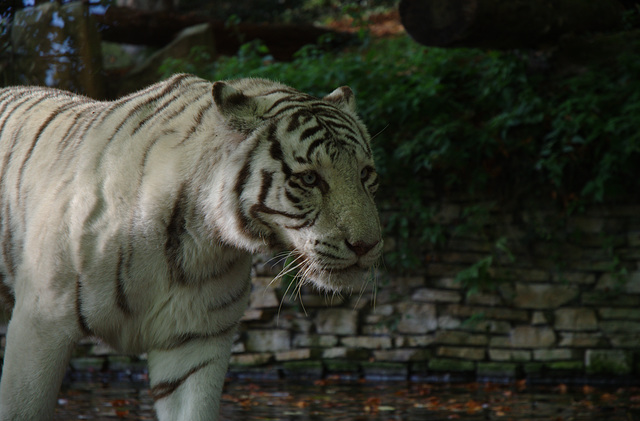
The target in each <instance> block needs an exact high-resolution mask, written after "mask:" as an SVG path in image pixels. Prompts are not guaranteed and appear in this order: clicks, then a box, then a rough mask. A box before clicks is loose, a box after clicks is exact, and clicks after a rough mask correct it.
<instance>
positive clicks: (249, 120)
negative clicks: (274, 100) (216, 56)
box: [212, 82, 269, 132]
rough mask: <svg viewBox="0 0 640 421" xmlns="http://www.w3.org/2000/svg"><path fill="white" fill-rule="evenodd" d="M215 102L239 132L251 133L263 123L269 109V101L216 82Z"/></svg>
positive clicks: (214, 85) (213, 91) (214, 88)
mask: <svg viewBox="0 0 640 421" xmlns="http://www.w3.org/2000/svg"><path fill="white" fill-rule="evenodd" d="M212 94H213V102H215V104H216V106H217V107H218V111H220V113H221V114H222V115H223V116H224V117H225V119H226V120H227V121H228V122H229V125H230V126H231V127H233V128H234V129H236V130H239V131H245V132H246V131H251V130H253V129H255V128H256V127H258V125H260V123H261V122H262V119H261V118H260V117H262V115H264V113H265V111H266V110H267V109H268V108H269V101H267V100H265V99H264V98H260V97H251V96H247V95H245V94H244V93H243V92H242V91H240V90H238V89H236V88H234V87H232V86H230V85H229V84H227V83H224V82H214V83H213V88H212Z"/></svg>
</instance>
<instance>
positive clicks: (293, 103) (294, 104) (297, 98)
mask: <svg viewBox="0 0 640 421" xmlns="http://www.w3.org/2000/svg"><path fill="white" fill-rule="evenodd" d="M275 92H276V91H272V92H271V93H275ZM267 95H269V94H267ZM310 98H312V97H311V96H307V95H305V94H302V93H301V92H295V94H293V95H288V96H284V97H282V98H280V99H277V100H275V101H274V102H273V104H271V106H270V107H269V108H268V109H267V110H266V111H265V112H264V114H263V115H264V116H265V117H267V115H268V114H269V113H271V112H272V111H273V110H274V109H275V108H277V107H278V106H279V105H280V104H282V103H284V102H287V103H289V105H287V106H285V107H283V108H282V109H280V110H276V111H275V112H273V114H272V115H269V116H268V117H267V118H271V117H274V116H276V115H278V114H280V113H282V112H284V111H285V110H289V109H291V108H300V103H304V102H309V99H310Z"/></svg>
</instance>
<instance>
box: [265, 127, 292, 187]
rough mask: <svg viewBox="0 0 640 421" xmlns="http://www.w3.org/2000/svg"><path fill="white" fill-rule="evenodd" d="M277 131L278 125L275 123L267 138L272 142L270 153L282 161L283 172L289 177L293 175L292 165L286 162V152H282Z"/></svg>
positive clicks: (275, 158) (272, 156)
mask: <svg viewBox="0 0 640 421" xmlns="http://www.w3.org/2000/svg"><path fill="white" fill-rule="evenodd" d="M276 131H277V125H276V124H275V123H274V124H272V125H271V126H270V127H269V129H268V135H267V138H268V139H269V141H270V142H271V147H270V148H269V154H270V155H271V158H273V159H274V160H276V161H280V164H281V166H282V172H283V173H284V175H285V177H287V178H288V177H291V167H289V165H288V164H287V163H286V162H285V159H284V154H283V153H282V146H281V145H280V142H279V141H278V137H277V136H276Z"/></svg>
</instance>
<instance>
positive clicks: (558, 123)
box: [163, 36, 640, 283]
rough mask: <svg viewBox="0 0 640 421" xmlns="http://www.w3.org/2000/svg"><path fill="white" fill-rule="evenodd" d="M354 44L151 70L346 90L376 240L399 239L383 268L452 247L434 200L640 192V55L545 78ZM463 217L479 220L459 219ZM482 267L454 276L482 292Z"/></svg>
mask: <svg viewBox="0 0 640 421" xmlns="http://www.w3.org/2000/svg"><path fill="white" fill-rule="evenodd" d="M364 38H366V42H362V43H361V45H360V46H351V47H349V48H347V49H346V50H344V51H340V52H335V51H333V50H331V48H330V47H329V46H330V45H331V44H332V43H331V41H332V40H331V39H330V38H329V37H325V38H323V39H321V40H319V42H318V44H316V45H309V46H307V47H305V48H303V49H301V50H300V51H299V52H298V53H297V54H296V56H295V57H294V59H293V60H292V61H291V62H276V61H275V60H274V59H273V57H272V56H271V55H270V54H269V52H268V50H267V49H266V47H265V46H264V45H263V44H261V43H259V42H251V43H249V44H246V45H244V46H243V47H242V48H241V49H240V51H239V52H238V54H237V55H235V56H233V57H222V58H220V59H218V60H217V61H216V62H215V63H211V62H210V61H207V60H200V61H199V62H198V61H197V60H195V58H197V57H194V60H191V61H190V62H180V61H172V62H169V63H165V64H166V65H165V66H164V67H163V71H164V72H165V73H166V74H167V75H168V74H170V73H174V72H176V71H185V70H186V71H189V72H192V73H196V74H199V75H200V76H202V77H205V78H208V79H211V80H220V79H230V78H239V77H265V78H270V79H275V80H279V81H282V82H284V83H287V84H290V85H292V86H294V87H296V88H298V89H300V90H303V91H306V92H309V93H311V94H313V95H316V96H322V95H325V94H327V93H328V92H331V91H332V90H333V89H335V88H336V87H337V86H341V85H344V84H349V85H350V86H351V87H352V89H353V90H354V91H355V92H356V96H357V99H358V107H359V113H360V114H361V115H362V118H363V119H364V121H365V122H366V123H367V125H368V126H369V128H370V131H371V133H372V135H374V140H373V143H374V152H375V154H376V159H377V166H378V170H379V172H380V175H381V180H382V185H381V191H380V193H379V195H378V200H379V204H380V207H381V209H383V211H384V214H385V215H390V216H389V217H388V218H387V220H386V221H385V222H386V228H387V230H388V233H389V234H390V235H392V236H393V237H394V238H397V239H398V244H397V246H396V248H395V251H393V252H391V253H390V254H389V255H388V256H387V257H388V259H387V260H388V261H387V264H388V265H389V266H392V267H393V266H402V265H403V264H404V265H405V266H415V265H417V264H420V262H422V261H423V259H424V257H423V255H421V252H417V251H419V250H422V249H423V247H422V246H429V247H433V245H434V244H435V245H436V246H437V245H438V244H444V243H445V242H446V240H447V238H448V237H449V236H451V235H455V232H451V230H450V229H448V228H445V227H443V226H442V225H440V224H439V223H438V222H437V221H436V218H435V215H436V214H437V208H436V202H437V200H435V201H434V200H433V199H434V197H438V196H440V195H446V194H448V193H451V192H458V193H463V194H466V195H478V196H479V197H480V196H482V197H495V200H496V201H498V202H499V201H501V200H502V199H505V198H508V199H509V200H521V201H524V202H525V203H526V202H527V201H528V202H529V203H534V202H536V201H541V200H544V201H555V202H556V203H557V204H558V205H559V206H561V207H564V209H566V211H567V212H568V213H571V212H574V211H576V210H577V209H580V208H581V207H583V206H586V205H588V204H592V203H597V202H602V201H605V200H608V199H611V198H615V197H623V196H624V195H630V194H635V195H637V192H638V191H640V166H639V165H638V162H640V130H638V129H637V127H636V125H637V124H638V122H639V121H640V78H638V77H637V75H638V74H640V57H639V56H637V55H633V54H628V55H622V56H620V57H619V58H618V59H617V61H616V62H614V63H611V64H609V65H607V66H606V67H596V66H593V67H592V68H587V69H585V70H584V71H582V72H578V73H574V74H570V75H567V76H562V77H555V76H552V75H547V74H545V73H544V72H541V71H534V70H532V69H531V66H530V62H529V56H528V55H527V54H523V53H499V52H493V51H488V52H485V51H479V50H473V49H450V50H445V49H439V48H425V47H423V46H420V45H419V44H417V43H415V42H414V41H412V40H410V39H409V38H407V37H398V38H390V39H379V40H372V39H368V38H367V37H366V36H363V39H364ZM197 54H198V52H197V51H196V52H194V55H195V56H197ZM399 180H402V182H399ZM425 180H430V181H432V182H433V184H434V186H435V187H433V188H427V187H425ZM483 206H484V209H485V211H486V210H487V209H489V207H490V206H492V205H483ZM471 211H473V212H476V213H477V211H478V209H475V210H469V209H463V213H464V212H471ZM459 222H460V229H465V226H464V224H465V223H464V221H459ZM470 229H475V230H479V229H481V226H480V225H476V226H475V227H471V228H470ZM489 240H490V241H494V242H495V241H496V239H495V238H493V239H492V238H489ZM416 242H417V244H416ZM494 263H495V261H494V260H493V257H491V256H490V257H487V258H486V259H482V260H480V261H479V262H478V263H477V264H476V265H474V266H472V267H470V268H469V271H468V272H465V273H464V274H463V275H461V276H462V277H463V278H464V279H472V278H475V279H479V280H482V279H484V278H485V275H486V273H487V269H488V268H489V267H490V266H491V265H492V264H494ZM480 283H482V282H480Z"/></svg>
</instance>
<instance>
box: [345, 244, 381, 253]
mask: <svg viewBox="0 0 640 421" xmlns="http://www.w3.org/2000/svg"><path fill="white" fill-rule="evenodd" d="M344 242H345V243H346V245H347V248H348V249H349V250H351V251H352V252H354V253H355V254H356V256H358V257H362V256H364V255H365V254H367V253H369V252H370V251H371V249H372V248H374V247H375V246H377V245H378V243H379V242H380V241H376V242H374V243H369V244H367V243H365V242H364V241H356V242H355V243H353V244H351V243H350V242H349V241H348V240H345V241H344Z"/></svg>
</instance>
